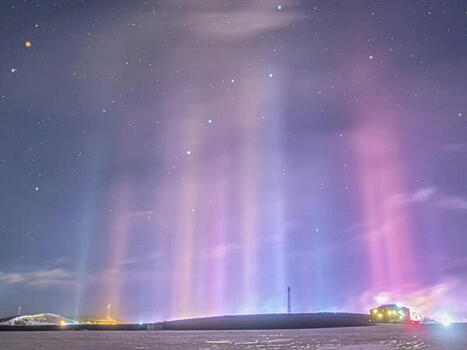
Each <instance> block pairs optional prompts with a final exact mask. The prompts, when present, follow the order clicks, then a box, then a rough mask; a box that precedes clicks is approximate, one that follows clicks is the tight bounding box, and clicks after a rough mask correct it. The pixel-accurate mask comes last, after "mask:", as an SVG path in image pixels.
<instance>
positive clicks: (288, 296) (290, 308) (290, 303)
mask: <svg viewBox="0 0 467 350" xmlns="http://www.w3.org/2000/svg"><path fill="white" fill-rule="evenodd" d="M287 312H288V313H289V314H290V313H291V312H292V301H291V300H290V287H287Z"/></svg>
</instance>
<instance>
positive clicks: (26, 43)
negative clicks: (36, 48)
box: [24, 41, 32, 48]
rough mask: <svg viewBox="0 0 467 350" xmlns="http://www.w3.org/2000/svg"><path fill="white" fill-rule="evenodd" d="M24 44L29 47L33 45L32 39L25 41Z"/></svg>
mask: <svg viewBox="0 0 467 350" xmlns="http://www.w3.org/2000/svg"><path fill="white" fill-rule="evenodd" d="M24 46H25V47H28V48H29V47H31V46H32V44H31V42H30V41H26V42H25V43H24Z"/></svg>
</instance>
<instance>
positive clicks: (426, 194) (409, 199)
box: [388, 187, 436, 204]
mask: <svg viewBox="0 0 467 350" xmlns="http://www.w3.org/2000/svg"><path fill="white" fill-rule="evenodd" d="M435 193H436V188H434V187H426V188H422V189H419V190H417V191H416V192H414V193H398V194H396V195H394V196H392V197H391V198H390V199H389V201H388V202H389V203H390V204H404V203H421V202H427V201H429V200H430V199H432V198H433V196H434V195H435Z"/></svg>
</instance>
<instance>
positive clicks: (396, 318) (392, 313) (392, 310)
mask: <svg viewBox="0 0 467 350" xmlns="http://www.w3.org/2000/svg"><path fill="white" fill-rule="evenodd" d="M370 320H371V322H377V323H405V322H409V321H410V309H409V308H407V307H402V306H398V305H396V304H389V305H381V306H378V307H377V308H374V309H371V310H370Z"/></svg>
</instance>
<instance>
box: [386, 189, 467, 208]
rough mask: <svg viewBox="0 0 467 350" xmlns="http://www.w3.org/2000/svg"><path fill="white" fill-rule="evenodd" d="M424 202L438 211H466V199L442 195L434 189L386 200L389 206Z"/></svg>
mask: <svg viewBox="0 0 467 350" xmlns="http://www.w3.org/2000/svg"><path fill="white" fill-rule="evenodd" d="M424 202H427V203H431V204H433V205H434V206H435V207H437V208H440V209H447V210H467V198H464V197H460V196H452V195H448V194H445V193H442V192H440V191H438V190H437V189H436V188H435V187H426V188H422V189H419V190H417V191H415V192H413V193H398V194H396V195H393V196H391V198H389V200H388V204H390V205H400V204H407V203H424Z"/></svg>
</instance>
